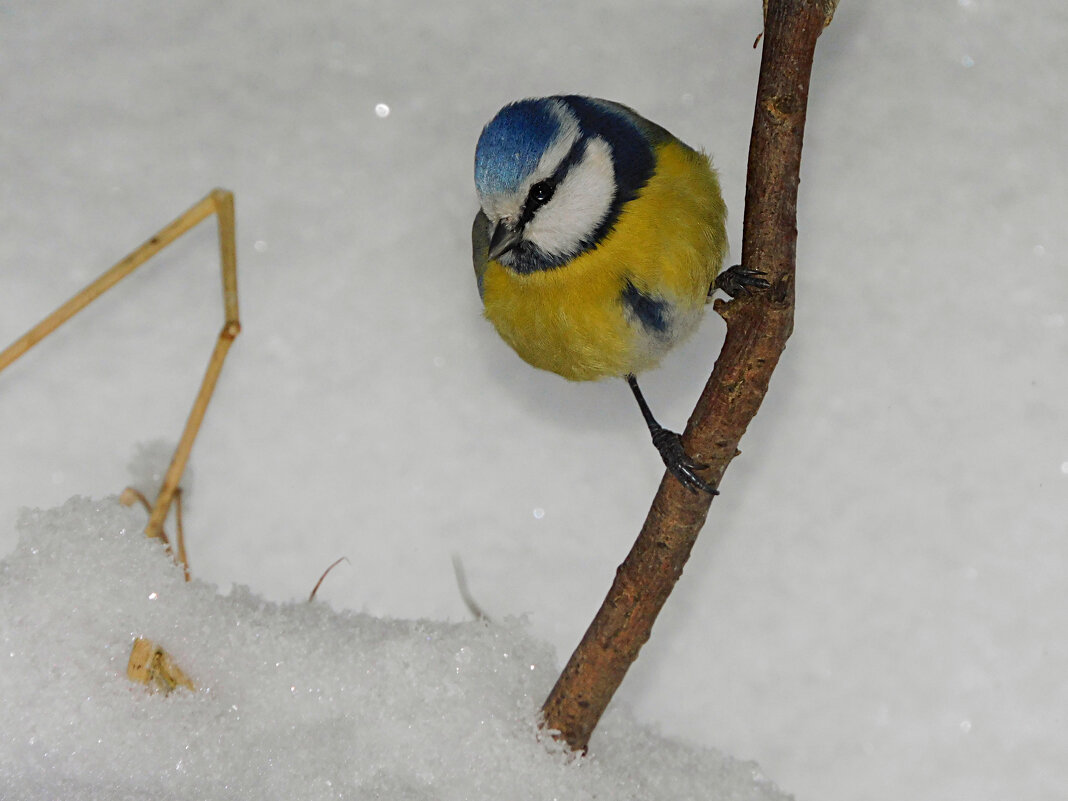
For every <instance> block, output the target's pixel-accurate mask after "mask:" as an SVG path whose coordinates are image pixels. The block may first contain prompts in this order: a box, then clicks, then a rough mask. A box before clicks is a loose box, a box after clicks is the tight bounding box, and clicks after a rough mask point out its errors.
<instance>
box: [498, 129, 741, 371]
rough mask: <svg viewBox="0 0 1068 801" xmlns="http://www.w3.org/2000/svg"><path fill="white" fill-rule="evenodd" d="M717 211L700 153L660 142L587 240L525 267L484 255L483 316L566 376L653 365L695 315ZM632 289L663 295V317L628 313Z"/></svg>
mask: <svg viewBox="0 0 1068 801" xmlns="http://www.w3.org/2000/svg"><path fill="white" fill-rule="evenodd" d="M726 215H727V211H726V206H725V205H724V203H723V198H722V196H721V194H720V189H719V182H718V180H717V179H716V175H715V173H714V172H713V171H712V169H711V167H710V165H709V163H708V158H707V157H706V156H704V155H703V154H701V153H698V152H696V151H694V150H691V149H690V148H688V147H686V146H685V145H683V144H681V143H679V142H669V143H667V144H665V145H662V146H661V147H660V148H658V150H657V152H656V169H655V171H654V173H653V176H652V178H651V179H650V180H649V182H648V183H647V184H646V185H645V187H643V189H642V190H641V192H640V193H639V195H638V197H637V198H635V199H634V200H632V201H630V202H629V203H627V204H626V205H625V206H624V207H623V209H622V212H621V213H620V217H619V219H618V221H617V223H616V225H615V227H614V228H613V229H612V231H611V232H610V233H609V234H608V235H607V236H606V237H605V238H604V240H603V241H602V242H601V243H600V244H599V245H598V246H597V247H596V248H594V249H593V250H590V251H588V252H586V253H583V254H582V255H580V256H578V257H577V258H575V259H574V260H572V261H570V262H568V263H567V264H565V265H563V266H561V267H558V268H555V269H550V270H541V271H537V272H533V273H527V274H519V273H515V272H512V271H511V270H509V269H508V268H506V267H505V266H504V265H502V264H501V263H500V262H497V261H491V262H490V263H489V265H488V267H487V269H486V273H485V275H484V276H483V301H484V303H485V307H486V311H485V313H486V317H487V318H488V319H489V320H490V321H491V322H492V323H493V325H494V326H495V327H496V328H497V331H498V332H499V333H500V335H501V337H502V338H504V340H505V341H506V342H508V344H510V345H511V346H512V347H513V348H514V349H515V351H516V353H518V354H519V355H520V356H521V357H522V358H523V359H525V360H526V361H527V362H529V363H530V364H532V365H534V366H535V367H539V368H541V369H543V370H551V371H552V372H554V373H558V374H560V375H562V376H564V377H565V378H569V379H571V380H575V381H582V380H590V379H597V378H604V377H606V376H622V375H626V374H627V373H639V372H641V371H643V370H647V369H649V368H651V367H655V366H656V365H657V364H658V363H659V361H660V359H661V357H662V356H663V355H664V353H665V352H666V351H667V350H668V349H669V348H670V347H671V346H672V345H674V344H675V343H676V342H678V341H679V340H680V339H682V338H684V337H685V336H687V335H688V334H690V333H691V332H692V331H693V330H694V328H696V326H697V323H698V322H699V321H700V318H701V314H702V313H703V311H704V305H705V301H706V299H707V296H708V289H709V286H710V285H711V283H712V281H713V280H714V279H715V277H716V275H717V274H718V272H719V269H720V266H721V265H722V263H723V259H724V257H725V256H726V251H727V235H726V230H725V222H726ZM636 293H637V294H636ZM635 296H640V297H642V298H648V299H650V301H651V302H652V303H653V304H654V305H655V304H662V305H657V306H656V308H659V309H661V310H663V312H664V314H663V321H662V322H663V325H662V326H660V325H656V326H650V325H649V321H648V319H644V320H643V319H642V318H641V316H640V315H638V314H636V313H635V309H634V305H633V304H628V303H627V302H626V300H625V297H632V298H633V297H635Z"/></svg>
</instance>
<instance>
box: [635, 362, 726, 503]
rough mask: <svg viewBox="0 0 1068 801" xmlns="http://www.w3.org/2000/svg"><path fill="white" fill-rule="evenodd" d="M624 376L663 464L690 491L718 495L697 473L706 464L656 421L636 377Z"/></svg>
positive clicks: (676, 435)
mask: <svg viewBox="0 0 1068 801" xmlns="http://www.w3.org/2000/svg"><path fill="white" fill-rule="evenodd" d="M626 378H627V383H628V384H630V390H631V392H633V393H634V399H635V400H636V401H638V408H639V409H641V410H642V417H644V418H645V424H646V425H647V426H649V433H650V434H651V435H652V437H653V445H655V446H656V449H657V450H658V451H660V458H661V459H663V460H664V466H665V467H667V469H668V470H670V471H671V474H672V475H673V476H675V478H677V479H678V480H679V481H680V482H682V485H683V486H684V487H686V489H688V490H690V492H696V491H697V490H699V489H700V490H704V491H705V492H707V493H708V494H709V495H718V494H719V492H718V491H717V490H716V488H715V487H713V486H712V485H711V484H709V483H708V482H707V481H705V480H704V479H703V478H701V477H700V476H699V475H697V471H698V470H704V469H705V468H706V467H708V465H707V464H701V463H700V462H696V461H694V460H693V459H692V458H691V457H690V456H689V455H688V454H687V453H686V450H685V449H684V448H683V447H682V437H681V436H680V435H679V434H676V433H675V432H674V431H669V430H668V429H666V428H664V427H663V426H661V425H660V424H659V423H658V422H656V418H655V417H653V413H652V411H651V410H650V409H649V404H648V403H646V402H645V396H644V395H642V391H641V389H640V388H639V387H638V379H637V378H635V377H634V376H633V375H632V374H628V375H627V376H626Z"/></svg>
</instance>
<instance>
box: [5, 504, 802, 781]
mask: <svg viewBox="0 0 1068 801" xmlns="http://www.w3.org/2000/svg"><path fill="white" fill-rule="evenodd" d="M144 523H145V516H144V515H143V514H140V515H139V514H137V513H132V512H129V511H128V510H126V509H124V508H122V507H120V506H119V505H118V503H117V501H116V499H114V498H111V499H107V500H104V501H100V502H94V501H91V500H88V499H85V498H72V499H71V500H70V501H68V502H67V503H66V504H64V505H63V506H62V507H59V508H57V509H53V510H50V511H48V512H34V513H28V514H26V515H25V517H24V519H23V520H22V522H21V526H20V527H21V528H22V530H23V534H22V539H21V541H20V545H19V547H18V548H17V550H16V551H15V553H14V554H13V555H11V556H9V557H8V558H7V559H6V560H5V561H4V562H3V568H2V572H0V601H2V603H3V608H4V610H5V613H6V615H5V620H4V623H3V628H2V629H0V631H2V637H0V640H2V642H3V650H4V651H5V652H8V653H6V654H5V656H6V657H7V658H6V659H5V660H4V662H5V664H4V670H3V672H2V674H0V687H2V689H3V697H4V698H19V699H20V700H19V701H18V702H17V703H16V704H14V705H6V708H5V715H4V720H3V724H0V776H3V777H4V797H5V798H22V799H26V798H55V797H58V796H59V795H60V794H62V797H64V798H68V799H109V801H110V800H111V799H119V798H141V797H145V796H152V797H164V798H174V799H179V798H202V799H215V798H218V799H224V798H225V799H232V798H279V799H281V798H301V799H328V798H382V797H384V798H390V799H397V800H398V801H403V800H405V799H425V798H436V799H450V798H451V799H475V798H486V799H490V798H500V797H502V796H503V797H507V798H516V799H523V798H529V799H535V798H537V799H543V798H575V799H592V798H614V799H628V798H629V799H652V798H663V799H680V798H693V799H698V798H708V797H709V793H710V792H711V793H712V794H713V796H714V797H716V798H723V799H737V800H738V801H742V800H743V799H747V800H751V801H778V800H780V799H786V798H787V797H786V796H784V795H782V794H780V793H779V792H777V791H776V790H775V788H774V787H773V786H772V785H771V784H770V783H769V782H768V781H767V780H765V779H763V778H762V777H761V776H760V774H759V772H758V771H757V770H756V769H755V767H754V766H753V765H751V764H744V763H740V762H736V761H733V760H730V759H728V758H725V757H722V756H720V755H717V754H713V753H710V752H704V753H702V752H701V751H700V750H698V749H693V748H688V747H685V746H682V745H680V744H677V743H672V742H669V741H665V740H663V739H662V738H660V737H658V736H656V735H654V734H652V733H651V732H650V731H648V730H647V729H643V728H640V727H636V726H635V724H634V723H633V721H631V720H629V719H628V718H627V717H626V716H625V715H614V716H612V718H610V719H609V720H608V721H606V727H605V735H606V736H605V738H604V741H603V744H602V746H601V748H599V749H598V753H597V754H596V755H591V756H589V757H587V758H584V759H580V758H576V757H573V756H572V755H570V752H569V751H568V750H567V749H566V747H564V746H562V745H559V744H556V743H554V742H553V741H552V740H551V738H548V737H546V739H547V740H548V742H540V741H539V737H538V731H537V726H536V723H535V721H536V715H537V711H538V707H539V706H540V702H541V699H542V698H543V697H544V695H545V693H547V692H548V690H549V688H550V687H551V686H552V682H553V681H554V679H555V675H556V667H555V665H554V660H553V656H552V652H551V649H550V648H548V646H547V645H546V644H544V643H537V642H535V641H534V640H532V639H531V638H530V636H529V634H528V633H527V632H526V631H525V627H524V626H523V625H522V624H521V623H520V622H519V621H517V620H514V619H513V620H509V621H505V622H502V623H475V622H469V623H435V622H431V621H425V620H417V621H404V620H386V619H380V618H374V617H371V616H369V615H365V614H360V613H353V612H334V611H331V610H330V609H328V608H327V607H326V606H324V605H323V604H320V603H308V602H297V603H288V604H282V605H279V604H272V603H268V602H265V601H264V600H263V599H262V598H260V597H258V596H256V595H255V594H253V593H252V592H250V591H249V590H248V589H247V588H243V587H239V588H235V589H234V591H233V592H231V593H230V595H229V596H228V597H223V596H221V595H219V594H218V593H217V592H216V590H215V588H214V587H211V586H209V585H207V584H204V583H202V582H199V581H198V582H195V583H193V584H186V583H185V582H184V580H183V578H182V574H181V572H180V571H179V570H178V569H177V568H175V567H174V565H173V564H172V563H171V562H170V560H169V559H168V558H167V557H166V556H165V555H164V553H163V551H162V548H161V547H160V545H159V544H158V543H154V542H150V541H148V540H147V539H146V538H145V537H144V536H143V535H142V533H141V532H142V530H143V528H144ZM135 636H144V637H148V638H150V639H152V640H153V641H154V642H156V643H157V644H161V645H164V647H165V648H166V649H167V652H168V653H169V654H170V656H171V657H172V659H174V660H175V661H176V662H177V663H178V664H179V667H180V668H181V669H182V670H183V671H185V672H186V673H187V674H188V675H190V676H191V677H195V679H194V683H195V684H197V690H196V692H189V691H184V690H176V691H174V692H173V693H172V694H170V695H168V696H166V697H165V696H163V695H158V694H157V695H154V694H151V693H149V692H148V691H147V690H146V689H145V688H143V687H142V686H140V685H133V684H131V683H130V682H128V681H127V680H126V676H125V673H126V661H127V659H128V656H129V650H130V645H131V644H132V641H133V637H135ZM60 710H62V711H60Z"/></svg>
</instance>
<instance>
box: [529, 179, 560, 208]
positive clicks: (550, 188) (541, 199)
mask: <svg viewBox="0 0 1068 801" xmlns="http://www.w3.org/2000/svg"><path fill="white" fill-rule="evenodd" d="M555 191H556V185H555V184H554V183H553V182H552V181H538V182H537V183H536V184H534V186H532V187H530V193H529V194H528V195H527V202H528V203H531V204H533V205H534V206H535V207H537V206H544V205H545V204H546V203H548V202H549V201H550V200H551V199H552V196H553V192H555Z"/></svg>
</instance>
